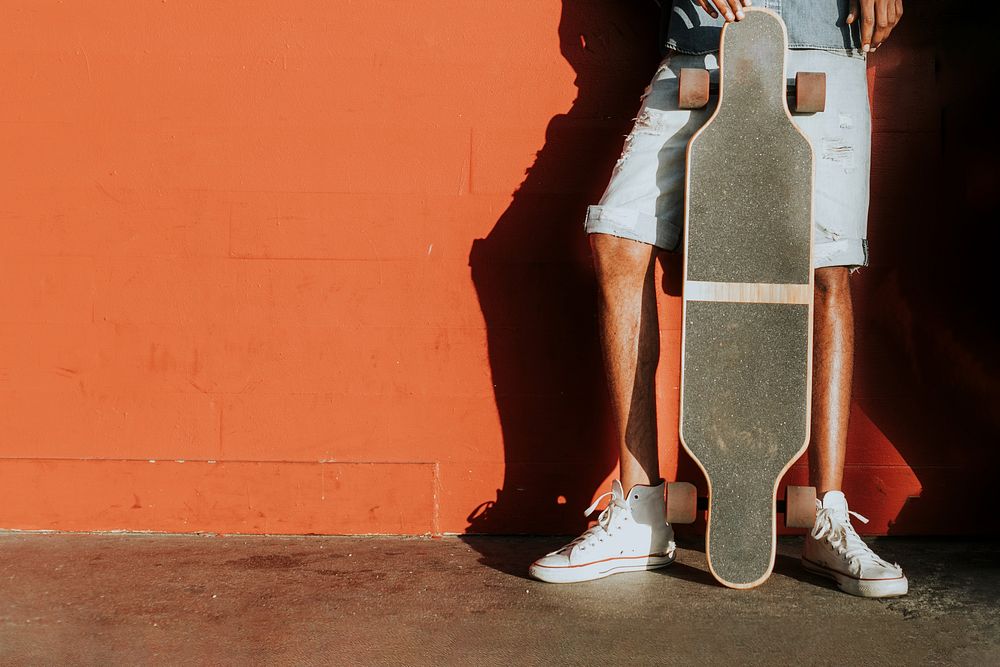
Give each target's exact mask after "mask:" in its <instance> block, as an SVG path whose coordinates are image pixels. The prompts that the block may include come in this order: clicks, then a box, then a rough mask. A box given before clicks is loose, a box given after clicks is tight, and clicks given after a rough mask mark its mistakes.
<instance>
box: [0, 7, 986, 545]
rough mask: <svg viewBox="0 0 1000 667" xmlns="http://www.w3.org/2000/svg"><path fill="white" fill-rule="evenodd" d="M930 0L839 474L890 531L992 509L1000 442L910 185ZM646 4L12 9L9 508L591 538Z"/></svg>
mask: <svg viewBox="0 0 1000 667" xmlns="http://www.w3.org/2000/svg"><path fill="white" fill-rule="evenodd" d="M928 17H930V13H929V12H924V20H923V23H922V22H921V19H920V18H919V16H918V17H915V18H913V19H910V17H909V15H908V16H907V19H908V20H909V21H910V23H911V24H912V28H910V30H909V32H904V33H903V34H902V35H901V36H900V37H899V39H898V41H897V44H894V45H891V46H890V45H887V46H886V47H885V48H884V49H883V52H882V53H880V54H879V56H878V58H877V59H874V68H873V69H872V70H871V71H872V81H873V84H874V91H875V115H876V136H875V171H874V182H875V184H876V189H875V191H874V199H873V208H872V210H873V221H872V232H871V238H872V252H873V258H874V259H873V265H872V267H871V268H870V269H869V270H867V271H865V272H863V273H862V274H861V275H860V277H859V279H858V280H857V281H856V288H857V292H856V295H857V298H858V302H859V350H860V360H861V361H863V362H864V365H863V367H859V372H858V378H857V401H856V403H855V410H854V414H853V421H852V430H851V437H852V440H851V448H850V453H849V468H848V474H847V483H846V485H847V490H848V493H849V497H851V498H854V499H856V500H854V504H855V506H856V508H857V509H859V510H860V511H862V512H865V513H867V514H869V515H870V516H871V518H872V523H871V524H869V526H868V532H874V533H884V532H887V531H890V532H930V533H941V532H945V533H947V532H978V531H980V530H982V529H983V527H982V523H981V521H980V519H981V518H982V516H984V515H985V514H984V513H983V512H980V513H979V514H977V513H976V511H972V512H971V513H970V512H969V511H968V510H967V509H965V510H962V509H961V507H962V506H963V505H962V504H961V503H960V502H959V499H958V496H957V494H956V490H957V489H958V488H959V486H958V485H960V484H966V485H969V484H972V483H970V481H969V480H972V481H973V482H975V481H976V480H981V479H984V477H985V473H982V472H981V471H982V469H983V462H984V460H986V459H984V457H986V456H987V454H986V452H987V451H992V449H988V448H987V445H991V444H992V443H995V435H996V433H997V415H996V411H995V409H994V406H995V404H996V401H995V399H996V398H997V397H998V396H1000V392H998V391H997V384H996V375H995V373H994V370H995V369H992V368H989V367H984V366H983V364H982V363H979V362H977V359H976V351H977V350H981V349H985V346H986V345H989V344H990V343H991V341H990V340H985V341H984V340H983V339H982V337H980V338H979V339H967V338H963V337H961V336H956V335H953V334H951V333H950V328H949V324H948V322H950V321H951V320H950V319H949V318H950V317H951V314H950V313H949V312H947V311H945V310H942V309H941V308H940V307H938V306H935V305H934V304H935V303H938V302H937V301H934V300H931V299H929V298H927V299H925V298H924V296H923V291H922V290H923V287H922V281H923V282H927V277H926V270H925V269H926V268H928V267H927V264H926V263H925V261H926V260H925V259H920V260H917V259H916V258H915V256H914V254H915V253H919V252H921V251H923V250H926V245H924V244H921V243H917V242H914V241H913V240H912V237H911V236H909V235H905V234H903V231H902V230H904V229H905V225H906V224H907V223H906V221H905V220H900V219H899V215H900V211H901V210H905V212H906V214H907V215H909V216H916V219H917V220H918V221H919V224H921V225H924V227H926V228H927V229H930V228H932V225H933V224H935V221H936V220H937V218H935V217H934V215H933V214H932V212H930V211H928V210H927V208H926V207H921V206H920V204H919V202H918V201H917V200H918V199H919V197H920V196H921V195H922V194H923V193H922V192H921V190H920V189H918V188H915V187H914V185H913V183H912V181H909V182H908V179H909V177H910V176H916V177H918V178H919V177H920V176H921V175H922V174H923V175H926V173H927V171H928V170H932V169H933V168H934V165H935V164H936V163H935V161H938V162H940V161H941V160H942V159H944V158H947V157H948V155H947V153H948V150H947V144H945V143H944V142H943V141H942V138H941V137H942V135H941V109H942V108H944V107H946V106H947V95H946V94H945V93H942V91H941V89H940V80H939V79H940V77H939V74H936V73H935V72H936V70H935V62H938V60H939V59H940V54H939V52H940V51H941V49H944V48H947V47H948V45H947V44H944V45H941V44H937V45H936V46H935V47H933V48H928V47H921V46H918V45H919V44H921V43H924V42H922V41H921V40H922V39H923V37H924V36H925V34H924V32H922V30H925V29H926V26H927V25H929V24H930V21H929V18H928ZM654 22H655V21H654V14H653V10H652V5H651V3H650V4H648V5H647V4H645V3H642V2H636V3H617V2H608V1H598V0H579V1H575V2H574V1H571V0H565V2H563V3H560V2H557V1H556V0H515V1H512V2H498V3H481V2H467V1H465V2H457V1H453V0H435V1H434V2H392V1H388V0H367V1H366V2H345V1H343V0H342V1H340V2H329V1H326V0H324V1H320V0H283V1H282V2H277V1H264V0H259V1H254V2H222V3H204V2H197V3H196V2H189V1H183V0H169V1H164V2H125V1H114V2H112V1H108V0H103V1H97V2H54V1H52V0H44V1H43V0H30V1H28V0H22V1H19V2H7V3H5V11H4V20H3V22H2V23H0V55H2V58H0V62H2V63H3V65H2V66H0V146H2V148H3V156H4V157H3V166H2V167H0V169H2V178H0V188H2V192H0V528H17V529H64V530H109V529H126V530H156V531H218V532H249V533H258V532H269V533H283V532H284V533H312V532H315V533H435V534H436V533H441V532H463V531H466V530H470V531H474V532H482V531H486V532H563V531H571V530H576V529H578V528H579V527H581V525H582V517H581V516H580V511H581V510H582V508H583V507H584V506H585V505H586V504H588V503H589V501H590V499H591V498H592V497H594V496H595V495H596V494H597V493H600V492H602V491H604V490H605V486H606V481H607V479H608V478H609V477H611V476H613V475H614V474H615V471H614V461H613V459H612V457H611V452H610V450H609V448H608V436H609V433H610V426H609V422H608V416H607V409H606V396H605V392H604V388H603V384H602V377H601V372H600V360H599V357H598V350H597V347H596V344H595V323H594V302H593V293H592V289H593V278H592V274H591V271H590V268H589V258H588V251H587V246H586V242H585V239H584V238H583V234H582V214H583V211H584V209H585V207H586V204H587V203H589V202H591V201H592V200H594V199H595V198H596V197H597V196H598V195H599V194H600V191H601V189H602V186H603V184H604V182H606V179H607V176H608V174H609V172H610V166H611V164H612V163H613V161H614V159H615V157H616V156H617V153H618V151H619V150H620V147H621V139H622V134H623V133H624V132H625V131H626V130H627V127H628V124H629V119H630V118H631V116H632V115H633V114H634V111H635V107H636V100H637V96H638V94H639V92H640V91H641V90H642V87H643V86H644V85H645V82H646V80H647V79H648V77H649V75H650V73H651V71H652V67H653V66H654V65H655V60H656V54H655V46H654V39H655V31H656V28H655V25H654ZM921 26H923V27H921ZM907 35H909V37H907ZM894 39H896V38H894ZM911 56H912V57H911ZM914 86H916V87H914ZM914 91H916V92H914ZM914 99H915V100H916V101H915V102H914ZM883 100H885V102H884V103H883ZM883 104H884V105H885V106H883ZM889 105H892V110H891V111H883V109H887V108H888V107H889ZM918 165H922V166H918ZM916 169H920V170H922V171H918V172H917V173H911V172H914V170H916ZM956 180H958V179H957V178H956ZM971 205H972V204H970V206H971ZM910 220H911V222H912V220H913V218H912V217H911V218H910ZM914 224H915V223H914ZM973 251H974V250H973ZM951 261H952V262H953V264H955V263H958V262H959V260H957V259H954V254H953V256H952V259H951ZM678 282H679V275H678V272H677V263H676V262H673V263H668V264H667V265H666V269H665V271H664V279H663V291H662V294H661V295H660V305H661V309H662V334H663V335H662V340H663V350H664V355H663V361H662V363H661V367H660V382H659V398H660V403H661V407H660V411H661V413H662V417H663V424H662V427H661V430H662V432H661V440H662V450H663V468H664V474H665V475H666V476H668V477H673V476H674V475H676V474H677V473H678V467H679V468H680V474H681V476H682V477H684V476H687V477H688V478H690V476H691V475H693V474H694V467H693V465H692V464H691V463H690V461H687V460H686V459H681V460H680V461H678V457H677V455H676V449H675V448H676V440H677V438H676V435H675V431H676V416H675V409H674V406H675V403H676V401H677V377H676V376H677V372H678V352H677V344H678V317H679V300H678ZM932 282H933V285H934V286H935V287H937V288H943V287H945V285H943V284H942V283H940V282H934V281H932ZM926 313H930V315H929V316H928V317H927V318H924V317H921V314H926ZM935 317H936V318H937V319H934V318H935ZM928 322H929V324H928ZM973 329H974V330H975V327H973ZM980 329H981V327H980ZM977 345H978V346H979V347H977ZM941 350H944V351H945V354H946V355H947V354H951V355H952V356H951V357H947V356H946V357H945V358H946V359H956V360H958V361H959V362H961V361H962V360H965V362H966V367H959V368H958V370H957V371H955V369H954V368H952V365H950V364H942V363H940V360H941V357H940V351H941ZM930 359H933V360H936V361H934V362H933V363H932V362H929V361H928V360H930ZM956 363H958V362H956ZM945 367H947V368H945ZM942 378H943V379H944V380H943V383H942V381H941V380H942ZM948 397H951V398H952V399H955V401H956V402H958V400H957V399H958V398H962V399H963V400H962V401H961V405H963V406H965V407H966V408H968V409H967V410H966V413H962V414H965V415H966V417H963V419H962V420H961V422H960V423H961V424H962V429H960V431H961V432H960V433H958V434H956V433H955V430H954V423H955V422H956V420H957V417H956V416H955V415H956V413H954V412H953V411H952V407H951V404H950V403H948V402H947V401H943V400H942V399H943V398H948ZM956 397H957V398H956ZM965 398H968V399H969V400H964V399H965ZM970 405H971V407H969V406H970ZM959 416H961V415H959ZM956 443H957V444H956ZM974 447H981V448H982V449H981V451H980V450H978V449H975V448H974ZM963 448H964V449H963ZM993 456H995V455H993ZM977 475H978V476H977ZM791 477H792V478H794V479H795V480H798V481H801V480H802V479H803V477H804V468H803V467H802V466H797V467H796V468H794V469H793V472H792V473H791ZM972 486H973V487H974V484H972ZM498 489H499V493H498V492H497V490H498ZM994 522H995V520H994Z"/></svg>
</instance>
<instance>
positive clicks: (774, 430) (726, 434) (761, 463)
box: [680, 8, 813, 588]
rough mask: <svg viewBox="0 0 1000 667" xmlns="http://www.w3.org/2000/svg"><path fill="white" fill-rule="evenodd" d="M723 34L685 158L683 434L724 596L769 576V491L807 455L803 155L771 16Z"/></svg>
mask: <svg viewBox="0 0 1000 667" xmlns="http://www.w3.org/2000/svg"><path fill="white" fill-rule="evenodd" d="M745 11H746V18H744V19H743V20H742V21H739V22H738V23H730V24H727V25H726V26H725V27H724V29H723V31H722V42H721V45H720V50H719V60H720V71H719V86H718V103H717V107H716V109H715V112H714V113H713V115H712V116H711V118H710V119H709V120H708V121H707V123H706V124H705V125H704V126H703V127H702V128H701V129H700V130H699V131H698V132H697V133H696V134H695V135H694V136H693V138H692V139H691V141H690V143H689V145H688V151H687V177H686V178H687V180H686V188H687V192H686V194H687V196H686V204H685V208H686V210H685V265H684V290H683V294H684V328H683V340H682V364H681V418H680V435H681V442H682V443H683V445H684V448H685V449H686V450H687V451H688V452H689V453H690V455H691V456H692V458H693V459H694V460H695V462H697V464H698V465H699V466H700V467H701V469H702V471H703V472H704V474H705V478H706V480H707V482H708V488H709V502H708V528H707V530H708V532H707V535H706V549H705V551H706V555H707V557H708V561H709V567H710V569H711V571H712V574H713V575H714V576H715V577H716V579H718V580H719V581H720V582H721V583H723V584H725V585H727V586H730V587H733V588H752V587H754V586H757V585H759V584H760V583H763V581H764V580H766V579H767V577H768V576H769V575H770V573H771V570H772V568H773V567H774V553H775V538H776V510H775V501H776V493H777V488H778V483H779V482H780V480H781V478H782V477H783V475H784V474H785V471H787V470H788V468H789V466H791V465H792V463H793V462H794V461H795V460H796V459H797V458H799V456H801V455H802V453H803V452H804V451H805V449H806V445H807V442H808V434H809V408H810V386H811V372H812V299H813V271H812V196H813V195H812V193H813V151H812V147H811V146H810V144H809V141H808V139H807V138H806V137H805V135H803V134H802V132H801V131H800V130H799V129H798V127H797V126H796V125H795V123H794V122H793V120H792V116H791V114H790V113H789V110H788V104H787V100H786V79H785V49H786V45H787V33H786V31H785V26H784V24H783V23H782V21H781V18H780V17H779V16H778V15H777V14H775V13H774V12H772V11H770V10H766V9H756V8H748V9H747V10H745Z"/></svg>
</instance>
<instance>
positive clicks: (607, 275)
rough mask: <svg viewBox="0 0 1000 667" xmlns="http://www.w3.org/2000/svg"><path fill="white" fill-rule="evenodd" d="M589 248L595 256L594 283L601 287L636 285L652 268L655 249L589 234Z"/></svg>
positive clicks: (610, 237)
mask: <svg viewBox="0 0 1000 667" xmlns="http://www.w3.org/2000/svg"><path fill="white" fill-rule="evenodd" d="M590 248H591V253H592V254H593V257H594V269H595V270H596V272H597V281H598V283H599V284H600V285H601V286H602V287H608V286H612V285H619V284H621V283H633V282H638V284H642V280H643V279H644V278H645V276H646V275H647V274H648V273H649V271H651V270H652V268H653V259H654V258H655V256H656V248H654V247H653V246H651V245H649V244H646V243H641V242H639V241H633V240H632V239H623V238H619V237H617V236H611V235H610V234H591V235H590Z"/></svg>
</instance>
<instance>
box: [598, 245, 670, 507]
mask: <svg viewBox="0 0 1000 667" xmlns="http://www.w3.org/2000/svg"><path fill="white" fill-rule="evenodd" d="M590 243H591V248H592V250H593V255H594V267H595V270H596V272H597V284H598V292H599V293H598V301H599V305H598V315H599V320H600V332H601V345H602V349H603V352H604V363H605V368H606V369H607V375H608V388H609V391H610V394H611V404H612V410H613V411H614V416H615V421H616V423H617V425H618V449H619V453H620V462H621V483H622V486H623V487H624V488H625V489H626V490H628V489H630V488H632V486H634V485H636V484H657V483H659V479H660V466H659V460H658V457H657V451H656V443H657V440H656V391H655V388H654V380H655V374H656V365H657V363H658V361H659V356H660V331H659V324H658V322H657V316H656V293H655V284H654V283H655V277H654V263H655V260H656V247H655V246H651V245H648V244H645V243H640V242H638V241H632V240H630V239H623V238H618V237H616V236H610V235H608V234H591V235H590Z"/></svg>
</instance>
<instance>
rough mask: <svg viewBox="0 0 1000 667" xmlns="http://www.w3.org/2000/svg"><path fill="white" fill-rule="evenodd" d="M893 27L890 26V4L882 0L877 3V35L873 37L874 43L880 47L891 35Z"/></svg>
mask: <svg viewBox="0 0 1000 667" xmlns="http://www.w3.org/2000/svg"><path fill="white" fill-rule="evenodd" d="M889 30H891V26H890V25H889V3H888V2H886V0H880V1H879V2H876V3H875V33H874V34H873V35H872V42H874V45H875V46H878V45H879V44H881V43H882V41H883V40H884V39H885V38H886V37H887V36H888V35H889V32H888V31H889Z"/></svg>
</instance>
